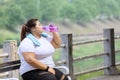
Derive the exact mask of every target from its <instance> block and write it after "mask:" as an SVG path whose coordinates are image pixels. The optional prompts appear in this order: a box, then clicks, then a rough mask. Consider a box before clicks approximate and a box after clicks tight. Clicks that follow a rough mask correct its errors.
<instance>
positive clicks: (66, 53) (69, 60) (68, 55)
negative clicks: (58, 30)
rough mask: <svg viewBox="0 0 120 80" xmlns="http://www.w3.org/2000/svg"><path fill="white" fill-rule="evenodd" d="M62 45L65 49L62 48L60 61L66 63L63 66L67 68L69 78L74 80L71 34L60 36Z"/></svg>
mask: <svg viewBox="0 0 120 80" xmlns="http://www.w3.org/2000/svg"><path fill="white" fill-rule="evenodd" d="M61 39H62V44H65V47H64V48H62V55H61V59H62V60H65V61H66V64H63V65H65V66H67V67H68V68H69V71H70V74H69V75H70V76H71V78H72V80H75V79H74V72H73V53H72V51H73V50H72V34H62V35H61Z"/></svg>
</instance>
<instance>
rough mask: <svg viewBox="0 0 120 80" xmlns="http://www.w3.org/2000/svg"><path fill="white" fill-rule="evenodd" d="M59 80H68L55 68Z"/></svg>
mask: <svg viewBox="0 0 120 80" xmlns="http://www.w3.org/2000/svg"><path fill="white" fill-rule="evenodd" d="M54 70H55V76H56V78H57V80H68V78H67V76H66V75H65V74H64V73H63V72H61V71H60V70H58V69H56V68H54Z"/></svg>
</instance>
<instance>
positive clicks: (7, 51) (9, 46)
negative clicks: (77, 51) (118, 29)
mask: <svg viewBox="0 0 120 80" xmlns="http://www.w3.org/2000/svg"><path fill="white" fill-rule="evenodd" d="M100 35H101V34H100ZM73 37H74V38H75V37H79V36H78V35H77V36H73V35H72V34H61V39H62V45H61V51H62V53H61V54H62V55H61V60H60V61H56V62H55V64H56V65H61V64H62V65H65V66H67V67H68V68H69V70H70V76H71V77H72V80H75V76H78V75H82V74H86V73H90V72H95V71H100V70H104V74H107V75H112V74H118V72H119V70H118V69H117V68H116V66H119V65H120V63H117V62H116V60H115V55H116V54H115V53H118V52H120V50H115V40H117V39H120V36H114V29H104V30H103V37H102V38H97V39H94V40H93V39H92V40H86V41H77V42H76V41H75V42H74V41H73ZM95 42H103V43H104V52H100V53H97V54H94V55H88V56H84V57H77V58H73V46H77V45H84V44H89V43H95ZM3 53H4V54H1V55H0V58H3V57H5V62H8V63H7V64H4V63H3V64H0V68H1V67H4V65H6V66H7V65H10V63H11V62H9V61H14V60H15V61H16V62H18V65H15V68H14V69H17V68H18V67H19V63H20V62H19V60H18V57H17V55H16V53H17V42H15V41H6V42H5V43H4V45H3ZM13 56H14V57H13ZM100 56H103V57H104V66H101V67H98V68H93V69H90V70H86V71H82V72H74V69H73V68H74V66H73V63H74V61H81V60H85V59H88V58H96V57H100ZM11 57H12V58H11ZM17 60H18V61H17ZM13 67H14V66H13ZM6 69H8V71H9V70H11V68H9V67H7V68H5V70H6ZM0 72H4V70H0ZM17 73H18V72H17ZM5 74H6V75H7V76H8V73H4V75H5ZM1 75H3V73H0V76H1ZM10 76H16V72H14V73H12V72H11V73H10Z"/></svg>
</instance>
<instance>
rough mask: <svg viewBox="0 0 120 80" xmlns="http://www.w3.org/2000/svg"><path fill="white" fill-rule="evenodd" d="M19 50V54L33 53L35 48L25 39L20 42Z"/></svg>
mask: <svg viewBox="0 0 120 80" xmlns="http://www.w3.org/2000/svg"><path fill="white" fill-rule="evenodd" d="M19 49H20V52H21V53H23V52H35V46H34V44H33V42H32V41H31V40H30V39H28V38H25V39H24V40H23V41H22V42H21V44H20V46H19Z"/></svg>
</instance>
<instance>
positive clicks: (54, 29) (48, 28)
mask: <svg viewBox="0 0 120 80" xmlns="http://www.w3.org/2000/svg"><path fill="white" fill-rule="evenodd" d="M43 30H45V31H49V32H58V27H56V26H55V25H54V24H49V25H47V26H43Z"/></svg>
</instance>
